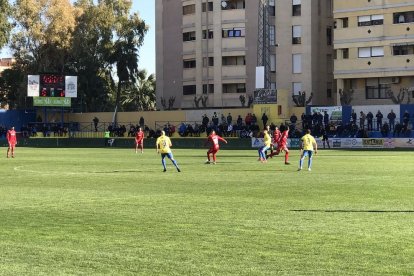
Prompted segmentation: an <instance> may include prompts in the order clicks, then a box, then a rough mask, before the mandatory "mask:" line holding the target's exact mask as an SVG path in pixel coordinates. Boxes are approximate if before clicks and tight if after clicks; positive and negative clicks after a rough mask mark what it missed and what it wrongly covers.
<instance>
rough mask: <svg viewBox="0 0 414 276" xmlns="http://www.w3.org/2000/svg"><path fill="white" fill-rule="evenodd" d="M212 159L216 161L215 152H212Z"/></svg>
mask: <svg viewBox="0 0 414 276" xmlns="http://www.w3.org/2000/svg"><path fill="white" fill-rule="evenodd" d="M213 161H214V162H216V154H215V153H213Z"/></svg>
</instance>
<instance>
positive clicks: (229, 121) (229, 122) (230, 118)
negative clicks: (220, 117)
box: [227, 112, 233, 125]
mask: <svg viewBox="0 0 414 276" xmlns="http://www.w3.org/2000/svg"><path fill="white" fill-rule="evenodd" d="M231 124H233V117H232V116H231V114H230V112H229V115H227V125H231Z"/></svg>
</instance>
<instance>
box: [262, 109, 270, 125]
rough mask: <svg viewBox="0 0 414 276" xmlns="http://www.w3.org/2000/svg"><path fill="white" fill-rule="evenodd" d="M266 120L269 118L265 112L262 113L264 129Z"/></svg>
mask: <svg viewBox="0 0 414 276" xmlns="http://www.w3.org/2000/svg"><path fill="white" fill-rule="evenodd" d="M268 120H269V118H268V117H267V115H266V112H265V113H263V115H262V122H263V127H266V126H267V121H268Z"/></svg>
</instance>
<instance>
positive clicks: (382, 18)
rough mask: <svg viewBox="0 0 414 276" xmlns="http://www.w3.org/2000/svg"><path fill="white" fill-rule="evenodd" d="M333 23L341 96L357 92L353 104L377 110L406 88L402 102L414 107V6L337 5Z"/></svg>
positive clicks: (388, 1)
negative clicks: (413, 102) (343, 92)
mask: <svg viewBox="0 0 414 276" xmlns="http://www.w3.org/2000/svg"><path fill="white" fill-rule="evenodd" d="M334 18H335V22H336V28H335V31H334V37H335V40H334V48H335V51H336V60H335V62H334V78H335V79H336V81H337V88H338V91H339V89H342V90H343V91H346V92H347V93H350V92H353V93H352V94H351V96H352V102H351V104H352V105H377V104H393V103H396V102H394V101H393V100H392V99H390V93H392V94H393V95H394V96H395V97H396V99H397V100H398V95H400V97H399V98H400V99H402V93H401V94H400V91H401V89H406V91H407V92H408V93H407V92H405V97H404V100H403V101H402V102H401V103H407V101H411V102H412V101H413V100H412V98H413V96H414V95H413V93H414V92H413V90H414V2H413V1H408V0H367V1H361V0H347V1H342V0H334ZM390 91H391V92H390ZM397 103H398V102H397Z"/></svg>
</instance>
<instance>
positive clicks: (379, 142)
mask: <svg viewBox="0 0 414 276" xmlns="http://www.w3.org/2000/svg"><path fill="white" fill-rule="evenodd" d="M362 146H363V147H364V148H368V149H369V148H384V139H382V138H362Z"/></svg>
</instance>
